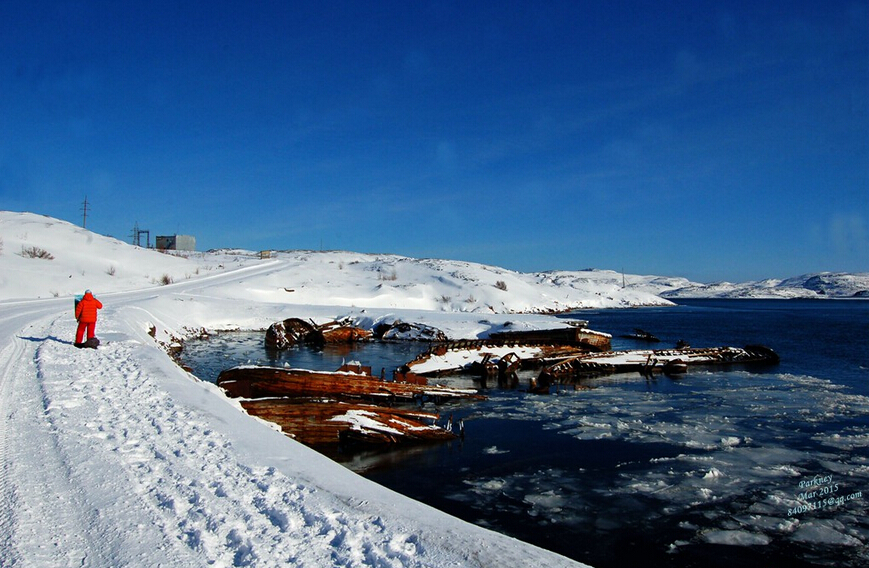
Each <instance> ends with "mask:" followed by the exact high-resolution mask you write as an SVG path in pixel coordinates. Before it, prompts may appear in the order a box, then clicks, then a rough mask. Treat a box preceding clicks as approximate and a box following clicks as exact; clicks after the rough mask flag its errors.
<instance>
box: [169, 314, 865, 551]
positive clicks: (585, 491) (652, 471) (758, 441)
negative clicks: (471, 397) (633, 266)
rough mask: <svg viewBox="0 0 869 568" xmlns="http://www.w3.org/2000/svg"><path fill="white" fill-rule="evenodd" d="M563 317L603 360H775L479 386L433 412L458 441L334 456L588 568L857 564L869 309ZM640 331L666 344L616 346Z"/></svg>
mask: <svg viewBox="0 0 869 568" xmlns="http://www.w3.org/2000/svg"><path fill="white" fill-rule="evenodd" d="M558 317H562V318H577V319H584V320H588V321H589V327H591V328H592V329H595V330H599V331H604V332H607V333H610V334H612V335H613V347H614V348H615V349H630V348H647V347H650V346H651V347H655V348H664V347H672V346H673V345H675V343H676V342H677V341H678V340H680V339H681V340H684V341H687V342H688V343H690V344H691V345H692V346H695V347H706V346H718V345H733V346H743V345H747V344H763V345H767V346H769V347H771V348H773V349H775V350H776V351H777V352H778V353H779V355H780V356H781V363H780V364H779V365H777V366H774V367H765V368H762V369H745V368H732V369H726V370H725V369H706V370H693V369H692V371H691V372H690V373H689V374H688V375H686V376H684V377H682V378H678V379H671V378H668V377H666V376H660V377H655V378H652V379H647V378H644V377H641V376H639V375H634V374H630V375H627V374H626V375H617V376H611V377H605V378H599V379H594V380H589V381H586V382H585V383H584V385H585V386H588V387H592V388H590V389H587V390H572V389H563V390H560V391H559V392H558V393H557V394H552V395H533V394H528V393H526V392H524V391H522V390H521V389H520V390H499V389H489V390H488V391H487V392H486V394H487V395H488V397H489V398H488V400H486V401H484V402H480V403H474V404H466V403H465V404H459V405H452V406H446V407H441V408H439V409H438V410H439V411H440V412H441V414H442V416H448V415H452V416H453V419H454V421H455V420H459V419H462V420H463V421H464V424H465V432H466V436H465V438H464V440H456V441H455V442H452V443H447V444H440V445H436V446H426V447H421V448H419V447H418V448H414V449H411V450H399V451H392V452H388V453H368V454H359V453H355V454H339V453H333V454H332V457H333V458H335V459H336V460H338V461H340V462H342V463H344V464H345V465H346V466H347V467H350V468H352V469H354V470H356V471H359V472H360V473H361V474H362V475H365V476H366V477H368V478H370V479H372V480H374V481H376V482H378V483H381V484H383V485H386V486H388V487H391V488H393V489H395V490H396V491H399V492H401V493H404V494H406V495H409V496H411V497H413V498H415V499H418V500H420V501H423V502H426V503H429V504H431V505H432V506H435V507H437V508H439V509H442V510H444V511H447V512H449V513H451V514H453V515H456V516H458V517H461V518H464V519H466V520H468V521H471V522H474V523H476V524H479V525H483V526H486V527H490V528H492V529H494V530H498V531H501V532H504V533H507V534H510V535H512V536H515V537H517V538H520V539H522V540H526V541H528V542H532V543H534V544H536V545H538V546H542V547H544V548H548V549H551V550H554V551H556V552H559V553H561V554H564V555H566V556H569V557H571V558H575V559H577V560H580V561H583V562H586V563H588V564H591V565H593V566H597V567H600V568H603V567H616V566H619V567H623V566H626V565H627V566H630V565H645V566H672V567H689V566H725V565H727V566H732V565H733V563H734V562H737V563H739V565H740V566H742V567H749V566H769V565H774V564H775V563H777V562H779V561H781V562H783V563H784V564H785V565H787V566H848V567H857V566H866V565H869V546H867V543H869V301H846V300H842V301H825V300H819V301H808V300H805V301H803V300H690V301H689V300H685V301H680V306H678V307H675V308H642V309H629V310H590V311H582V312H580V313H576V314H567V315H563V316H558ZM634 328H642V329H645V330H647V331H649V332H652V333H654V334H655V335H656V336H658V337H659V338H660V339H661V343H659V344H645V343H640V342H637V341H635V340H631V339H624V338H621V336H622V335H624V334H628V333H630V332H632V330H633V329H634ZM421 349H422V347H421V346H420V345H419V344H387V345H383V344H366V345H364V346H363V347H362V348H361V349H359V350H355V351H350V350H347V349H335V350H329V351H313V350H310V349H307V348H299V349H292V350H290V351H287V352H285V353H283V354H281V355H280V358H279V359H277V360H275V359H272V358H270V357H271V356H270V355H269V354H267V353H266V352H265V350H264V348H263V347H262V334H250V335H243V334H227V335H222V336H219V337H217V338H214V339H212V340H210V341H206V342H190V343H188V346H187V348H186V350H185V359H186V362H187V363H188V364H190V365H191V366H192V367H193V369H194V372H195V373H196V374H197V375H198V376H200V377H201V378H203V379H211V380H213V379H215V378H216V376H217V374H218V373H219V372H220V370H221V369H223V368H227V367H230V366H232V365H236V364H240V363H248V362H255V363H268V364H274V363H278V364H284V363H287V364H290V365H292V366H294V367H304V368H314V369H325V370H334V369H335V368H337V367H338V366H339V365H340V364H341V362H342V361H350V360H358V361H360V362H362V363H364V364H370V365H372V367H374V370H375V372H379V369H380V368H385V369H386V370H387V374H388V373H389V371H391V369H392V368H394V367H395V366H397V365H400V364H401V363H404V362H406V361H408V360H410V359H412V358H413V356H414V355H416V353H417V352H419V351H420V350H421ZM530 376H531V375H526V376H524V377H523V380H524V379H525V378H528V377H530ZM451 380H453V381H459V382H461V381H466V382H467V381H470V379H467V378H465V379H451ZM468 384H471V383H470V382H468Z"/></svg>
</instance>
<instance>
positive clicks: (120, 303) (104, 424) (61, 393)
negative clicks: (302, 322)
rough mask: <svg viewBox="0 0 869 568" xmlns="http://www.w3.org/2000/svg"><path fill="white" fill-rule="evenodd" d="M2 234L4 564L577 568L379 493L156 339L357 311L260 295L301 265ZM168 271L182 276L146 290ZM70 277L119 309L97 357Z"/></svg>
mask: <svg viewBox="0 0 869 568" xmlns="http://www.w3.org/2000/svg"><path fill="white" fill-rule="evenodd" d="M0 229H2V232H0V235H2V238H3V246H4V249H3V250H2V251H0V264H2V266H3V270H2V281H0V290H2V296H3V297H4V298H8V297H9V296H13V297H16V298H22V297H24V298H26V297H28V296H29V299H16V300H8V299H7V300H4V301H2V304H0V314H2V316H0V337H2V350H0V408H2V410H3V412H2V418H0V495H2V497H0V498H2V502H0V564H2V565H3V566H204V565H214V566H278V565H297V566H318V567H319V566H435V567H439V566H523V567H524V566H543V565H546V566H577V565H579V564H577V563H575V562H573V561H571V560H568V559H566V558H564V557H561V556H558V555H556V554H553V553H550V552H548V551H545V550H542V549H539V548H536V547H533V546H530V545H527V544H525V543H522V542H520V541H518V540H516V539H512V538H509V537H506V536H503V535H500V534H498V533H495V532H492V531H489V530H486V529H482V528H480V527H477V526H475V525H472V524H469V523H466V522H464V521H460V520H458V519H455V518H453V517H450V516H448V515H445V514H443V513H440V512H439V511H436V510H434V509H432V508H430V507H428V506H425V505H422V504H420V503H417V502H415V501H412V500H410V499H407V498H405V497H403V496H401V495H398V494H396V493H394V492H392V491H390V490H387V489H385V488H383V487H380V486H378V485H376V484H373V483H371V482H368V481H367V480H365V479H363V478H361V477H359V476H357V475H356V474H354V473H352V472H350V471H349V470H347V469H345V468H344V467H342V466H340V465H337V464H335V463H334V462H331V461H330V460H328V459H326V458H325V457H323V456H321V455H319V454H317V453H316V452H313V451H312V450H310V449H308V448H306V447H305V446H302V445H301V444H299V443H297V442H295V441H293V440H291V439H289V438H287V437H286V436H284V435H282V434H280V433H279V432H277V431H275V429H274V428H272V427H271V426H269V425H268V424H266V423H264V422H261V421H259V420H256V419H253V418H251V417H249V416H247V415H245V414H243V413H242V412H241V411H240V409H239V407H238V406H237V404H236V403H234V402H233V401H230V400H228V399H226V398H225V397H224V396H223V395H222V394H221V393H220V392H219V391H218V389H217V388H216V387H215V386H213V385H211V384H209V383H205V382H202V381H199V380H197V379H196V378H195V377H193V376H191V375H189V374H187V373H186V372H184V371H183V370H181V369H180V368H179V367H177V366H176V365H175V364H174V363H173V362H172V361H171V359H170V358H169V357H168V356H167V354H166V353H165V352H164V351H163V350H162V349H161V348H160V347H159V346H158V344H157V343H156V342H155V341H154V338H152V336H151V334H152V333H154V330H156V333H155V335H156V336H157V339H162V340H165V341H169V340H170V338H171V337H172V336H173V335H182V334H184V333H186V332H185V330H184V328H185V326H202V327H208V328H212V329H213V328H220V327H245V328H259V327H262V326H263V325H264V324H266V323H268V322H271V321H275V320H277V319H280V318H282V317H285V316H287V315H289V314H290V313H292V314H293V315H297V316H302V317H311V318H332V317H336V316H341V315H344V314H346V313H347V312H348V311H353V310H354V308H352V307H348V306H334V305H328V302H327V301H326V300H327V299H328V296H323V297H322V298H321V301H320V302H318V303H317V304H318V305H305V306H300V305H295V306H289V305H283V304H276V303H271V302H269V301H268V299H264V298H263V297H262V296H265V295H267V294H265V293H264V292H263V290H264V289H265V288H266V287H267V285H266V284H264V283H263V282H273V283H277V282H278V281H282V278H283V277H282V276H281V274H282V272H283V271H284V270H286V269H287V265H292V261H289V262H288V261H284V260H280V259H277V260H274V259H273V260H258V259H249V260H245V261H238V262H235V261H234V260H230V257H229V256H227V257H225V258H224V259H223V266H219V267H218V266H216V265H215V266H213V267H209V266H208V265H207V264H206V263H208V262H212V260H211V259H209V260H202V259H204V258H205V256H200V257H198V259H197V260H194V261H191V260H189V259H188V260H185V259H177V258H173V257H170V256H166V255H161V254H158V253H155V252H153V251H144V250H140V249H134V248H133V247H129V246H126V245H123V243H118V242H117V241H113V240H111V239H106V238H104V237H100V236H98V235H94V234H92V233H88V232H86V231H84V230H82V229H79V228H77V227H74V226H72V225H69V224H66V223H63V222H60V221H56V220H50V219H47V218H43V217H39V216H32V215H22V214H9V213H3V214H2V216H0ZM22 242H23V243H27V244H24V245H22V244H21V243H22ZM25 247H38V248H39V249H42V250H45V251H47V252H48V253H50V254H51V256H52V257H53V258H51V259H48V258H35V257H27V256H22V254H21V253H20V252H19V251H24V250H25ZM82 249H84V250H82ZM197 262H198V263H200V264H196V263H197ZM344 262H346V263H347V264H349V262H351V261H349V260H345V261H344ZM109 267H114V270H110V268H109ZM197 268H198V269H199V274H195V272H196V270H197ZM290 270H291V271H295V270H296V267H292V266H291V268H290ZM110 272H111V273H112V274H110ZM164 273H165V274H169V275H170V278H171V279H173V280H175V279H177V280H178V281H177V282H175V283H173V284H168V285H159V284H154V283H151V282H150V280H148V278H151V279H153V278H161V277H162V275H163V274H164ZM183 274H190V275H191V276H190V277H189V278H186V277H183V276H181V275H183ZM153 275H157V276H153ZM314 276H315V275H314V274H313V273H311V272H310V271H309V272H308V273H307V274H306V275H305V277H306V278H313V277H314ZM504 277H505V278H508V276H504ZM66 280H73V281H75V287H74V288H71V289H72V290H75V291H78V288H84V287H85V286H87V287H90V288H92V289H93V290H94V292H95V294H96V295H97V296H98V297H99V298H100V299H101V300H102V301H103V303H104V305H105V308H104V309H103V310H102V311H101V313H100V321H99V323H98V325H97V332H98V335H99V337H100V338H101V339H102V341H103V345H101V346H100V348H99V349H98V350H89V349H85V350H78V349H75V348H74V347H73V346H72V337H73V334H74V328H75V321H74V319H73V317H72V299H71V298H70V297H69V296H66V293H67V290H66V289H65V288H61V286H62V285H63V284H65V283H66ZM141 281H144V283H143V284H141V285H139V286H138V288H137V286H136V283H138V282H141ZM85 282H94V283H93V284H85ZM109 284H111V285H109ZM313 285H314V284H313V282H312V284H311V286H312V287H313ZM46 290H47V291H49V293H48V294H46V293H45V291H46ZM51 290H57V291H58V298H52V297H50V296H52V295H53V294H52V293H50V291H51ZM79 293H80V291H79ZM282 293H283V294H288V292H282ZM272 294H273V295H279V294H278V292H274V291H272ZM311 294H313V292H311ZM46 295H47V296H49V297H48V298H45V296H46ZM39 296H43V299H33V298H36V297H39ZM356 311H357V312H358V313H359V314H368V313H369V312H370V310H365V311H363V309H362V308H358V309H357V310H356ZM380 311H381V312H382V315H383V316H386V315H388V313H392V311H394V310H393V309H392V308H391V307H389V308H381V310H380ZM401 313H402V314H403V315H404V314H406V313H408V312H405V311H402V312H401ZM410 313H413V312H410ZM427 313H428V312H427V311H425V310H422V311H420V312H419V314H420V315H424V314H427ZM433 315H437V316H439V317H433V318H432V319H433V320H438V321H440V322H442V323H447V322H448V321H452V320H450V314H449V313H447V312H442V313H437V314H433ZM378 317H379V316H378ZM502 317H506V316H502ZM471 319H472V320H474V321H476V320H478V319H479V317H476V316H475V317H473V318H471ZM456 321H460V322H465V321H467V317H465V316H463V317H461V318H458V319H457V320H456ZM479 325H480V324H477V323H475V324H472V325H468V324H466V323H457V324H455V325H452V328H453V331H454V332H456V331H458V330H463V331H462V332H473V331H474V330H475V329H476V328H477V327H479ZM444 327H450V325H445V326H444ZM420 482H421V483H433V481H431V480H420Z"/></svg>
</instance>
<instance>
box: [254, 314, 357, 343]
mask: <svg viewBox="0 0 869 568" xmlns="http://www.w3.org/2000/svg"><path fill="white" fill-rule="evenodd" d="M372 335H373V334H372V332H370V331H368V330H366V329H362V328H358V327H354V326H353V325H351V324H350V323H349V322H347V321H332V322H328V323H324V324H320V325H314V324H313V323H309V322H307V321H305V320H302V319H299V318H289V319H285V320H283V321H279V322H276V323H273V324H272V325H270V326H269V328H268V329H267V330H266V336H265V344H266V346H267V347H270V348H272V349H286V348H288V347H292V346H293V345H296V344H298V343H309V344H312V345H321V346H322V345H326V344H333V343H356V342H357V341H367V340H369V339H371V338H372Z"/></svg>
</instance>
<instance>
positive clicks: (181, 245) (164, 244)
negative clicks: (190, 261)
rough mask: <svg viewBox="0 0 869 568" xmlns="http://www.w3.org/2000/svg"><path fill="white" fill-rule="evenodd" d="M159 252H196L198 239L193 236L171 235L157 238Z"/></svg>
mask: <svg viewBox="0 0 869 568" xmlns="http://www.w3.org/2000/svg"><path fill="white" fill-rule="evenodd" d="M156 246H157V250H188V251H194V250H196V237H194V236H192V235H171V236H162V237H157V239H156Z"/></svg>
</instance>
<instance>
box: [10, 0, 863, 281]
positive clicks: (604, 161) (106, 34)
mask: <svg viewBox="0 0 869 568" xmlns="http://www.w3.org/2000/svg"><path fill="white" fill-rule="evenodd" d="M0 73H2V75H0V107H2V110H0V209H7V210H14V211H33V212H36V213H42V214H46V215H50V216H54V217H58V218H61V219H66V220H68V221H72V222H75V223H81V221H82V211H81V209H82V203H83V201H84V199H85V197H87V199H88V202H89V215H88V221H87V226H88V228H89V229H91V230H94V231H96V232H99V233H102V234H108V235H112V236H115V237H117V238H120V239H123V240H126V241H128V242H130V240H131V237H130V235H131V232H132V229H133V227H134V225H135V224H137V223H138V226H139V227H140V228H141V229H147V230H149V231H150V232H151V235H152V240H153V237H154V236H155V235H158V234H161V235H162V234H173V233H178V234H191V235H194V236H195V237H196V239H197V246H198V248H199V249H200V250H204V249H209V248H217V247H240V248H248V249H252V250H259V249H266V248H269V249H297V248H303V249H321V248H323V249H347V250H355V251H359V252H388V253H397V254H404V255H408V256H415V257H437V258H449V259H457V260H469V261H475V262H483V263H487V264H494V265H499V266H503V267H506V268H511V269H515V270H521V271H536V270H549V269H564V270H573V269H581V268H588V267H595V268H607V269H614V270H624V271H626V272H628V273H643V274H661V275H674V276H686V277H688V278H691V279H693V280H699V281H704V282H710V281H715V280H731V281H742V280H749V279H759V278H765V277H778V278H783V277H788V276H794V275H797V274H802V273H806V272H815V271H822V270H831V271H855V272H856V271H869V96H867V93H869V10H867V4H866V2H863V1H854V2H840V1H837V0H833V1H831V2H823V3H822V2H816V1H806V2H788V1H783V2H755V1H746V2H618V1H603V0H602V1H595V2H592V1H579V0H577V1H565V2H552V1H540V2H487V1H480V2H399V1H391V2H375V1H370V2H291V1H286V2H284V1H281V2H219V1H210V2H192V1H191V2H175V1H172V2H159V1H158V2H115V1H104V2H96V1H93V2H44V1H39V0H29V1H27V2H17V1H13V2H3V3H0Z"/></svg>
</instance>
